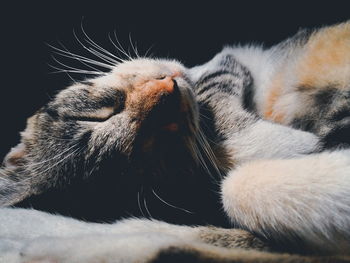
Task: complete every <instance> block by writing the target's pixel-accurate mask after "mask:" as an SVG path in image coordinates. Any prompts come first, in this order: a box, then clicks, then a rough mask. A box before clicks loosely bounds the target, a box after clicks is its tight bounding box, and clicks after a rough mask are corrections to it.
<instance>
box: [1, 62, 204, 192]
mask: <svg viewBox="0 0 350 263" xmlns="http://www.w3.org/2000/svg"><path fill="white" fill-rule="evenodd" d="M197 129H198V109H197V104H196V102H195V100H194V96H193V93H192V90H191V83H190V80H189V79H188V77H187V76H186V69H185V68H184V67H183V66H182V65H181V64H180V63H178V62H176V61H168V60H150V59H136V60H132V61H127V62H124V63H122V64H119V65H117V66H116V67H115V68H114V69H113V70H112V71H111V72H110V73H108V74H106V75H104V76H102V77H99V78H95V79H91V80H89V81H85V82H82V83H76V84H74V85H72V86H70V87H68V88H67V89H65V90H63V91H61V92H60V93H59V94H58V95H57V96H56V97H55V98H54V99H53V100H52V101H51V102H49V103H48V104H47V105H46V106H44V107H43V108H42V109H40V110H39V111H38V112H37V113H36V114H35V115H34V116H32V117H31V118H29V119H28V122H27V128H26V130H25V131H24V132H22V134H21V135H22V141H21V143H20V144H19V145H18V146H17V147H15V148H13V149H12V150H11V152H10V153H9V154H8V155H7V157H6V159H5V162H4V163H5V169H6V170H8V171H9V170H11V171H14V173H10V174H12V176H17V177H21V175H27V176H28V175H30V177H29V179H28V180H29V181H31V184H32V185H37V187H36V188H37V189H35V190H33V191H35V192H40V191H41V190H40V189H41V188H43V187H45V188H46V187H47V185H48V184H50V185H52V184H56V183H57V182H59V181H62V178H65V179H66V180H70V177H74V176H76V175H77V174H84V176H86V175H90V174H91V173H93V172H94V171H96V170H99V169H100V168H101V166H102V165H103V162H106V160H109V164H110V165H111V164H112V165H113V166H114V168H113V169H114V170H115V172H118V171H119V172H121V171H122V170H123V169H126V167H133V169H138V168H137V167H140V169H141V167H143V168H142V169H144V167H145V166H147V165H145V162H146V163H148V164H149V163H150V162H151V163H155V164H156V163H157V162H158V163H159V165H160V163H161V161H162V160H164V159H166V156H168V158H169V159H173V160H174V158H177V157H178V156H177V155H178V154H183V153H184V152H187V153H190V152H191V145H193V143H194V138H195V134H196V130H197ZM158 158H159V159H158ZM140 159H141V160H143V161H142V162H143V164H142V165H138V164H137V163H135V162H136V160H138V162H140ZM160 159H162V160H160ZM147 160H149V161H147ZM160 166H161V165H160Z"/></svg>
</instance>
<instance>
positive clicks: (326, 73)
mask: <svg viewBox="0 0 350 263" xmlns="http://www.w3.org/2000/svg"><path fill="white" fill-rule="evenodd" d="M296 69H297V75H296V76H297V78H298V80H299V83H298V85H299V86H303V87H315V88H322V87H325V86H327V85H332V84H333V85H335V86H337V87H339V88H345V87H346V86H347V85H349V83H350V21H349V22H346V23H342V24H339V25H336V26H333V27H326V28H324V29H321V30H320V31H318V32H317V33H315V34H314V35H313V36H312V37H311V38H310V40H309V42H308V43H307V46H306V51H305V53H304V54H303V55H302V56H301V58H300V60H299V62H298V63H297V65H296Z"/></svg>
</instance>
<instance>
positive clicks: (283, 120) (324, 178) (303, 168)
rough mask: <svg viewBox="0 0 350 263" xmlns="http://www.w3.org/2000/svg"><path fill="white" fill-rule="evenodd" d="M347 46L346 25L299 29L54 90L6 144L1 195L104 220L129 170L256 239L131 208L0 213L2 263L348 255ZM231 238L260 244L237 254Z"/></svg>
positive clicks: (8, 201) (5, 200)
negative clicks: (281, 38)
mask: <svg viewBox="0 0 350 263" xmlns="http://www.w3.org/2000/svg"><path fill="white" fill-rule="evenodd" d="M326 40H327V41H326ZM328 40H329V41H328ZM348 43H349V22H346V23H343V24H340V25H336V26H333V27H328V28H323V29H320V30H317V31H301V32H300V33H298V34H297V35H296V36H294V37H293V38H290V39H288V40H286V41H285V42H282V43H281V44H279V45H277V46H275V47H272V48H271V49H268V50H264V49H262V48H261V47H253V46H248V47H229V48H225V49H224V50H223V51H222V52H221V53H219V54H218V55H217V56H215V57H214V58H213V59H212V60H211V61H209V62H208V63H206V64H204V65H201V66H197V67H194V68H192V69H186V68H185V67H184V66H183V65H181V63H179V62H177V61H168V60H152V59H145V58H139V59H135V60H131V61H127V62H123V63H120V64H118V65H113V66H112V70H111V71H110V72H109V73H106V74H104V75H103V76H100V77H97V78H94V79H90V80H89V81H87V82H82V83H78V84H74V85H73V86H71V87H68V88H67V89H65V90H63V91H62V92H60V93H59V94H58V95H57V96H56V97H55V98H54V99H53V100H52V101H51V102H49V103H48V104H47V105H46V106H45V107H43V108H42V109H41V110H39V111H38V112H37V113H36V114H35V115H34V116H33V117H31V118H30V119H29V120H28V124H27V128H26V130H25V131H24V132H22V140H21V143H20V144H19V145H18V146H16V147H14V148H13V149H12V150H11V151H10V153H9V154H8V155H7V157H6V159H5V161H4V164H3V167H2V168H1V170H0V174H1V176H0V203H1V204H2V205H3V206H6V205H12V204H16V203H18V202H20V201H21V200H23V202H24V203H23V202H22V205H23V204H25V202H26V200H30V201H29V204H30V205H34V207H36V208H39V209H44V207H42V203H40V198H42V199H45V198H46V200H50V209H49V211H55V212H60V213H66V214H73V215H74V216H76V217H80V218H88V219H96V218H94V217H93V214H96V213H97V214H99V215H100V216H102V218H99V219H100V220H101V219H104V220H111V219H112V218H114V219H115V218H120V217H121V216H123V214H122V213H119V212H118V209H119V210H123V208H125V207H124V206H123V205H124V203H128V202H129V200H127V198H125V197H124V198H123V199H122V200H121V201H120V200H119V199H118V198H116V197H117V194H118V191H116V189H115V187H117V186H118V185H120V181H118V180H119V178H122V177H126V178H128V180H129V181H130V182H134V181H135V180H136V181H137V180H140V179H139V178H143V180H142V183H143V184H145V182H147V183H149V182H151V188H150V189H152V183H153V182H154V181H157V183H159V182H161V181H162V182H163V186H165V187H164V188H163V186H162V189H163V191H164V192H168V193H173V195H170V196H172V197H175V196H177V197H178V198H180V199H181V197H182V198H184V199H185V200H186V202H187V204H188V205H191V207H193V208H195V209H196V212H199V217H202V220H203V219H204V220H206V219H209V218H218V216H220V215H218V214H216V212H215V211H219V209H220V207H219V206H218V205H217V203H216V202H213V201H212V200H213V198H214V199H215V198H217V199H220V198H221V201H222V204H223V207H224V210H225V212H226V215H227V216H228V218H229V219H230V220H231V222H232V223H233V224H234V225H235V226H239V227H240V228H243V229H246V230H247V231H249V232H250V233H253V234H254V236H253V235H251V234H249V233H248V232H245V231H243V230H226V229H219V228H212V227H186V226H176V225H170V224H167V223H162V222H159V221H148V220H135V219H131V220H126V221H122V222H118V223H115V224H111V225H108V224H94V223H85V222H81V221H77V220H74V219H68V218H64V217H60V216H53V215H48V214H44V213H41V212H38V211H32V210H21V209H6V208H4V209H1V210H0V211H1V212H0V218H1V220H0V222H1V225H0V226H1V228H0V236H1V241H0V245H1V246H0V248H2V250H3V251H4V254H3V255H5V256H6V257H7V258H6V260H8V262H11V261H10V260H12V261H13V262H20V261H24V262H33V261H34V262H40V261H42V262H47V261H49V262H50V261H52V262H82V261H84V262H99V261H101V262H162V261H164V260H170V259H171V258H172V259H177V260H178V261H181V260H192V261H193V260H197V261H198V262H212V261H213V262H231V261H232V262H235V261H241V262H257V258H259V260H260V262H322V261H324V262H348V260H349V259H348V258H346V257H345V256H344V257H322V258H317V257H302V256H287V255H283V254H270V253H269V252H267V251H268V250H276V249H277V250H278V249H279V250H281V249H282V247H283V248H284V249H285V248H286V247H287V248H288V250H289V251H290V252H304V253H323V254H328V255H329V254H340V255H343V254H348V253H349V251H350V250H349V248H350V195H349V193H350V185H349V184H348V182H349V181H350V180H349V179H350V178H349V177H350V152H349V150H347V149H346V148H348V147H349V136H348V131H349V127H350V123H349V116H350V104H349V103H350V100H349V89H350V86H349V56H348V54H350V50H349V45H348ZM333 47H337V48H336V49H335V48H333ZM322 72H323V74H321V73H322ZM272 121H273V122H272ZM324 148H329V150H327V151H325V152H322V153H320V151H322V150H323V149H324ZM169 149H171V151H169ZM222 176H225V178H224V180H221V178H222ZM136 178H138V179H136ZM155 178H156V179H155ZM89 180H90V183H91V184H90V185H89V184H88V183H86V182H89ZM213 180H214V182H213ZM217 181H219V182H220V189H218V188H215V185H216V184H215V183H217ZM203 182H204V183H203ZM173 183H174V184H173ZM176 183H177V184H176ZM186 185H187V186H189V187H188V189H187V190H189V191H188V192H187V193H190V194H191V195H192V196H191V198H188V195H186V191H187V190H186ZM176 186H178V187H176ZM118 187H123V185H120V186H118ZM84 188H85V189H86V190H85V191H83V192H80V190H79V192H77V189H84ZM101 188H103V190H104V192H103V193H101V194H97V191H96V189H98V191H101ZM52 189H54V190H52ZM57 189H64V190H62V191H61V190H57ZM180 189H181V194H179V192H180ZM194 189H196V190H194ZM213 190H217V191H219V192H220V193H221V195H220V197H219V196H218V195H210V194H209V193H210V192H212V191H213ZM50 191H53V195H51V196H50V195H46V194H47V193H48V192H50ZM130 191H132V190H130ZM153 192H154V190H153ZM164 192H163V193H164ZM194 192H195V195H194ZM154 193H155V192H154ZM138 194H139V193H138ZM155 194H156V193H155ZM48 197H49V198H48ZM138 197H139V195H138ZM158 197H159V196H158ZM33 198H34V199H33ZM35 198H37V199H35ZM50 198H52V199H50ZM60 198H62V199H60ZM66 199H67V200H69V199H70V200H71V203H68V202H67V203H64V202H63V201H62V200H66ZM180 199H179V200H180ZM38 200H39V201H38ZM51 200H59V201H58V202H57V201H56V203H55V202H54V201H52V202H51ZM111 200H112V201H113V202H115V206H116V208H115V209H112V210H111V208H110V207H108V208H107V210H104V209H103V208H102V207H101V204H104V203H106V202H110V201H111ZM118 200H119V201H118ZM160 200H161V199H160ZM35 201H37V203H36V202H35ZM138 201H139V205H140V200H138ZM163 201H164V200H163ZM118 202H119V203H118ZM164 202H165V201H164ZM62 204H63V205H62ZM119 204H120V205H119ZM200 204H204V206H203V205H202V206H201V205H200ZM145 207H146V209H147V206H146V203H145ZM78 208H79V209H80V214H74V213H76V210H77V209H78ZM183 211H184V209H183ZM185 211H187V210H185ZM213 211H214V212H213ZM187 212H188V211H187ZM160 215H161V214H160ZM23 218H25V220H23ZM184 222H185V221H184ZM193 222H194V221H191V223H193ZM186 223H189V222H186ZM44 236H46V237H44ZM258 237H261V238H262V239H263V240H264V242H266V243H264V242H263V241H261V240H259V238H258ZM126 244H130V245H126ZM282 245H283V246H282ZM279 246H280V247H279ZM218 247H219V248H218ZM232 248H234V249H232ZM238 248H240V249H238ZM241 248H251V249H258V250H265V251H263V252H255V253H253V254H252V255H249V253H248V252H247V251H242V250H241ZM16 260H17V261H16Z"/></svg>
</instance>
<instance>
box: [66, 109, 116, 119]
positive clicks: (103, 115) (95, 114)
mask: <svg viewBox="0 0 350 263" xmlns="http://www.w3.org/2000/svg"><path fill="white" fill-rule="evenodd" d="M117 113H118V112H116V110H115V109H114V108H113V107H103V108H101V109H98V110H94V111H92V112H81V113H80V114H79V115H71V116H65V119H66V120H75V121H90V122H104V121H106V120H108V119H109V118H110V117H112V116H113V115H115V114H117Z"/></svg>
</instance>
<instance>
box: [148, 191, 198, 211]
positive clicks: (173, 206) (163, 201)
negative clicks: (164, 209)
mask: <svg viewBox="0 0 350 263" xmlns="http://www.w3.org/2000/svg"><path fill="white" fill-rule="evenodd" d="M152 193H153V194H154V196H155V197H157V198H158V199H159V200H160V201H161V202H162V203H164V204H166V205H167V206H170V207H172V208H175V209H178V210H180V211H183V212H186V213H189V214H194V212H191V211H189V210H186V209H184V208H181V207H177V206H175V205H172V204H170V203H168V202H166V201H165V200H164V199H162V198H161V197H160V196H159V195H158V194H157V193H156V192H155V191H154V189H152Z"/></svg>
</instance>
